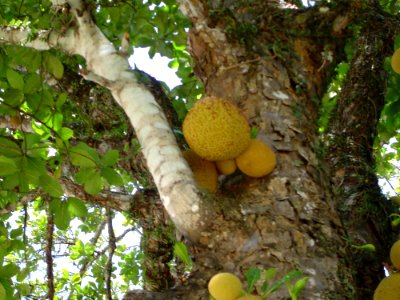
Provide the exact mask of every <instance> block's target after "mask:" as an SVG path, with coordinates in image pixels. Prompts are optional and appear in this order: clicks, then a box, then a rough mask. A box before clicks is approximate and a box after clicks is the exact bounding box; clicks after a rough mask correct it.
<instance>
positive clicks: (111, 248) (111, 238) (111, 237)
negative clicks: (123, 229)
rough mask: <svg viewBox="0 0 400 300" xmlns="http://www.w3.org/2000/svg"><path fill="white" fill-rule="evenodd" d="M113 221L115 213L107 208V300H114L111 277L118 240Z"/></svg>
mask: <svg viewBox="0 0 400 300" xmlns="http://www.w3.org/2000/svg"><path fill="white" fill-rule="evenodd" d="M112 220H113V213H112V211H111V209H109V208H107V224H108V260H107V264H106V274H105V277H106V278H105V280H106V299H107V300H112V294H111V277H112V258H113V255H114V252H115V248H116V247H117V246H116V239H115V233H114V228H113V224H112Z"/></svg>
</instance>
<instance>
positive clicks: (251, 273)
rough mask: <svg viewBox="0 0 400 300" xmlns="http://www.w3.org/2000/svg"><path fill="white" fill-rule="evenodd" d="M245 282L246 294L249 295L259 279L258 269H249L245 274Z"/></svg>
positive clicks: (259, 272)
mask: <svg viewBox="0 0 400 300" xmlns="http://www.w3.org/2000/svg"><path fill="white" fill-rule="evenodd" d="M245 277H246V282H247V292H248V293H251V292H252V291H253V290H254V286H255V284H256V283H257V281H258V280H260V278H261V271H260V269H258V268H250V269H249V270H247V272H246V273H245Z"/></svg>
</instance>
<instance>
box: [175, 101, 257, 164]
mask: <svg viewBox="0 0 400 300" xmlns="http://www.w3.org/2000/svg"><path fill="white" fill-rule="evenodd" d="M182 131H183V135H184V136H185V139H186V141H187V143H188V144H189V147H190V148H191V149H192V150H193V151H194V152H196V153H197V154H198V155H199V156H200V157H202V158H204V159H207V160H210V161H216V160H226V159H234V158H235V157H237V156H238V155H239V154H241V153H242V152H243V151H244V150H246V148H247V146H248V145H249V143H250V127H249V125H248V124H247V121H246V119H245V117H244V116H243V115H242V114H241V113H240V111H239V109H238V108H237V107H236V106H234V105H233V104H231V103H230V102H228V101H226V100H224V99H221V98H217V97H206V98H204V99H202V100H200V101H198V102H197V103H196V104H195V105H194V107H193V108H192V109H191V110H190V111H189V112H188V114H187V115H186V118H185V120H184V121H183V125H182Z"/></svg>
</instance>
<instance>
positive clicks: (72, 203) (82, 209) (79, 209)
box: [68, 197, 88, 218]
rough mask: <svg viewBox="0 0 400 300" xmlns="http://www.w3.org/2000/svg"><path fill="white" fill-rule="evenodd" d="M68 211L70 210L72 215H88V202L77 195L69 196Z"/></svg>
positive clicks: (80, 216)
mask: <svg viewBox="0 0 400 300" xmlns="http://www.w3.org/2000/svg"><path fill="white" fill-rule="evenodd" d="M68 211H69V212H70V214H71V216H74V217H78V218H83V217H86V216H87V213H88V210H87V207H86V204H85V203H84V202H83V201H82V200H80V199H78V198H75V197H69V198H68Z"/></svg>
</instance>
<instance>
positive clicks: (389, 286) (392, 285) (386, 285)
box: [373, 274, 400, 300]
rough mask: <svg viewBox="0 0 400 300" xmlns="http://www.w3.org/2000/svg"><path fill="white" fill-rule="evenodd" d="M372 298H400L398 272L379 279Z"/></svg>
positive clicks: (386, 299)
mask: <svg viewBox="0 0 400 300" xmlns="http://www.w3.org/2000/svg"><path fill="white" fill-rule="evenodd" d="M373 300H400V274H392V275H390V276H389V277H385V278H383V279H382V280H381V282H380V283H379V285H378V287H377V288H376V290H375V292H374V299H373Z"/></svg>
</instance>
